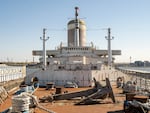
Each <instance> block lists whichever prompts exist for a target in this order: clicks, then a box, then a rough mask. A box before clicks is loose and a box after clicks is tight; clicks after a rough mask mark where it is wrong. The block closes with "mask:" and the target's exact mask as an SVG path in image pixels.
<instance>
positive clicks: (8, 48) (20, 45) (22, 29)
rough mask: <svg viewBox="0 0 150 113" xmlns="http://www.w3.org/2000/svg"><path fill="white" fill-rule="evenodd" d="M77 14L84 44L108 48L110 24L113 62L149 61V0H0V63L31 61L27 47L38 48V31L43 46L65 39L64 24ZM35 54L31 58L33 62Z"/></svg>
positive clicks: (49, 46)
mask: <svg viewBox="0 0 150 113" xmlns="http://www.w3.org/2000/svg"><path fill="white" fill-rule="evenodd" d="M75 6H78V7H79V8H80V10H79V17H80V18H83V19H84V20H85V22H86V26H87V37H86V38H87V42H91V41H92V42H93V43H94V44H95V46H96V47H98V48H99V49H107V41H106V39H105V36H106V35H107V31H106V30H102V29H103V28H108V27H110V28H111V30H112V35H113V36H114V37H115V39H114V40H113V41H112V49H120V50H121V51H122V55H121V56H117V57H116V61H117V62H129V61H130V56H131V57H132V61H135V60H142V61H144V60H149V61H150V57H149V56H150V52H149V43H150V31H149V30H150V12H149V11H150V0H0V40H1V43H0V61H7V60H9V61H32V59H33V56H32V50H41V49H42V41H41V40H40V37H41V36H42V29H43V28H47V36H49V37H50V39H49V40H48V41H47V42H46V48H47V49H55V48H56V47H57V46H58V45H59V44H60V42H61V41H62V42H67V31H66V30H64V29H67V22H68V21H69V20H70V19H72V18H74V7H75ZM37 59H38V58H36V60H37Z"/></svg>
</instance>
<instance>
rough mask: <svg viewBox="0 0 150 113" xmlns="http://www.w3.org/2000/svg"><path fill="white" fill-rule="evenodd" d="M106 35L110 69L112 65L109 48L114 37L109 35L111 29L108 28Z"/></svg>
mask: <svg viewBox="0 0 150 113" xmlns="http://www.w3.org/2000/svg"><path fill="white" fill-rule="evenodd" d="M107 30H108V36H106V37H105V38H106V40H108V66H109V67H110V69H111V66H112V50H111V40H113V39H114V37H111V29H110V28H108V29H107Z"/></svg>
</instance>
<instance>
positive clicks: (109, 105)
mask: <svg viewBox="0 0 150 113" xmlns="http://www.w3.org/2000/svg"><path fill="white" fill-rule="evenodd" d="M111 84H112V88H113V92H114V95H115V99H116V103H115V104H114V103H113V102H112V100H111V99H109V98H107V99H104V100H102V102H101V103H100V104H94V105H74V104H75V103H76V102H77V101H79V100H78V99H72V100H59V101H54V102H52V103H50V102H45V103H40V105H41V106H43V107H45V108H47V109H49V110H51V111H54V112H55V113H91V112H93V113H100V112H101V113H107V112H108V111H118V110H123V102H124V100H125V95H124V94H121V93H122V89H118V88H116V85H115V83H111ZM85 89H88V88H64V89H63V90H64V91H68V92H74V91H81V90H85ZM53 92H55V90H45V88H39V89H38V90H37V91H36V92H35V93H34V95H36V96H37V97H38V98H41V97H43V96H47V95H49V94H51V93H53ZM12 94H13V92H11V93H10V94H9V98H8V99H7V100H6V101H4V103H3V104H2V105H0V112H2V111H3V110H5V109H7V108H9V107H10V106H11V96H12ZM35 113H46V111H43V110H41V109H39V108H35ZM120 113H121V112H120Z"/></svg>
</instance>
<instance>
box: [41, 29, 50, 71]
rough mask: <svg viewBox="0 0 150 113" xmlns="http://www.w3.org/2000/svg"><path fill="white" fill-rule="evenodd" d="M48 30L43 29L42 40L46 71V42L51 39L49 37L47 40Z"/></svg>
mask: <svg viewBox="0 0 150 113" xmlns="http://www.w3.org/2000/svg"><path fill="white" fill-rule="evenodd" d="M45 31H46V28H44V29H43V38H42V37H40V39H41V40H42V41H43V70H46V50H45V42H46V41H47V40H48V39H49V37H47V38H45Z"/></svg>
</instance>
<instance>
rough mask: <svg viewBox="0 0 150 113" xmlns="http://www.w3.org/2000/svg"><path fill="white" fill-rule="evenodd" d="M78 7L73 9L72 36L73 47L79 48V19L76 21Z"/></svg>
mask: <svg viewBox="0 0 150 113" xmlns="http://www.w3.org/2000/svg"><path fill="white" fill-rule="evenodd" d="M78 10H79V8H78V7H75V36H74V45H75V46H76V47H77V46H79V19H78Z"/></svg>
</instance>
